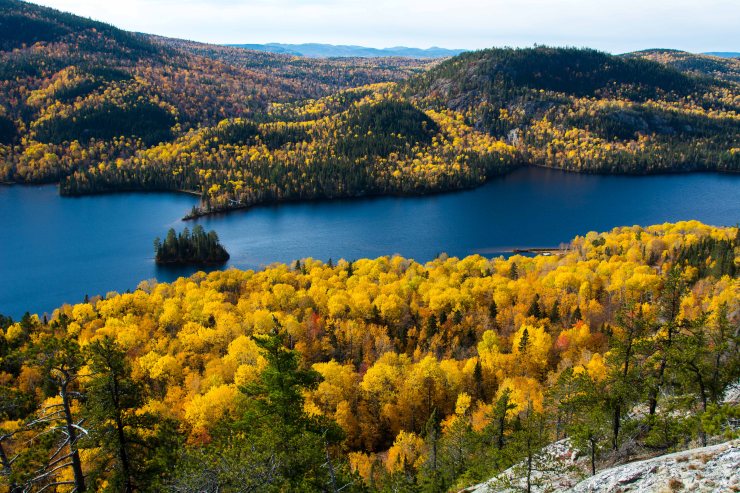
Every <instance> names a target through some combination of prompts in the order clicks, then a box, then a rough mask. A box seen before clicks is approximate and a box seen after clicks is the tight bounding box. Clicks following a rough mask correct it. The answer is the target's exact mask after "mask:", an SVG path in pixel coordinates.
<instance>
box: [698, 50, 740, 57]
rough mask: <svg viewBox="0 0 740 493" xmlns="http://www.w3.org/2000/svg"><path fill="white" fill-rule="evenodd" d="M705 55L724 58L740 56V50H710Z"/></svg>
mask: <svg viewBox="0 0 740 493" xmlns="http://www.w3.org/2000/svg"><path fill="white" fill-rule="evenodd" d="M704 55H712V56H719V57H722V58H740V52H737V51H708V52H706V53H704Z"/></svg>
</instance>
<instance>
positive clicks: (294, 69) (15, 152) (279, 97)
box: [0, 0, 422, 181]
mask: <svg viewBox="0 0 740 493" xmlns="http://www.w3.org/2000/svg"><path fill="white" fill-rule="evenodd" d="M219 48H220V49H219ZM235 51H238V52H239V56H238V57H237V58H238V59H236V58H234V57H231V56H230V55H229V53H231V52H235ZM415 63H416V62H413V61H410V60H387V59H382V60H378V61H377V62H376V61H373V60H363V61H358V60H347V61H343V60H310V59H294V57H286V56H280V55H273V54H269V53H258V52H252V51H247V50H238V49H234V48H232V49H227V48H223V47H209V46H208V45H198V44H196V43H187V42H178V41H175V40H171V41H167V40H165V39H163V38H158V37H154V36H148V35H142V34H136V33H129V32H126V31H123V30H120V29H117V28H115V27H113V26H110V25H107V24H104V23H101V22H95V21H92V20H88V19H84V18H81V17H78V16H75V15H72V14H67V13H63V12H59V11H57V10H54V9H50V8H45V7H39V6H36V5H33V4H30V3H26V2H20V1H16V0H0V180H12V181H57V180H59V179H60V178H62V177H63V176H65V175H66V174H67V173H68V172H69V170H70V169H71V168H76V167H79V166H81V165H86V164H89V163H95V164H98V163H100V162H111V161H115V160H116V159H118V158H125V157H127V156H130V155H131V154H132V153H133V152H134V151H135V150H138V149H142V148H144V147H148V146H150V145H153V144H157V143H160V142H163V141H169V140H172V139H174V138H176V137H177V136H179V135H182V133H183V132H185V131H187V130H188V129H190V128H195V127H200V126H204V125H215V124H216V123H218V122H219V121H220V120H222V119H224V118H233V117H243V116H250V117H258V116H259V115H262V114H263V113H264V112H265V110H266V108H267V106H268V105H269V104H270V103H274V102H287V101H294V100H298V99H303V98H308V97H312V98H315V97H322V96H325V95H328V94H331V93H333V92H335V91H337V90H340V89H344V88H348V87H355V86H360V85H364V84H371V83H376V82H382V81H388V80H399V79H402V78H405V77H406V76H407V75H408V74H409V73H411V72H412V71H413V70H414V68H415ZM417 64H418V65H419V66H421V65H422V63H421V62H418V63H417ZM70 147H71V148H72V149H70ZM75 149H78V150H79V151H80V152H79V153H76V151H75ZM83 151H84V152H83ZM70 154H72V155H73V156H74V155H76V154H84V155H85V156H86V158H85V159H84V160H80V159H79V158H75V157H72V158H70ZM70 159H71V162H69V163H64V162H65V161H69V160H70Z"/></svg>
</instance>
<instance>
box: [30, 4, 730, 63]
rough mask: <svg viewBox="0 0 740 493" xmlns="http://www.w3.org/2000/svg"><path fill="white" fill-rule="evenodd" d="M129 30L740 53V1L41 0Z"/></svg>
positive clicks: (224, 40) (215, 38) (217, 37)
mask: <svg viewBox="0 0 740 493" xmlns="http://www.w3.org/2000/svg"><path fill="white" fill-rule="evenodd" d="M34 3H39V4H42V5H47V6H50V7H54V8H57V9H60V10H64V11H68V12H72V13H75V14H78V15H82V16H85V17H90V18H93V19H96V20H101V21H104V22H108V23H110V24H114V25H116V26H118V27H121V28H123V29H127V30H131V31H139V32H145V33H150V34H159V35H162V36H169V37H174V38H183V39H190V40H194V41H202V42H209V43H219V44H234V43H267V42H279V43H331V44H354V45H362V46H372V47H376V48H385V47H391V46H412V47H420V48H427V47H430V46H441V47H444V48H464V49H478V48H488V47H492V46H532V45H533V44H546V45H552V46H566V45H567V46H578V47H582V46H587V47H591V48H596V49H600V50H604V51H609V52H612V53H623V52H627V51H634V50H639V49H647V48H675V49H682V50H686V51H692V52H705V51H740V0H608V1H607V0H36V1H35V2H34Z"/></svg>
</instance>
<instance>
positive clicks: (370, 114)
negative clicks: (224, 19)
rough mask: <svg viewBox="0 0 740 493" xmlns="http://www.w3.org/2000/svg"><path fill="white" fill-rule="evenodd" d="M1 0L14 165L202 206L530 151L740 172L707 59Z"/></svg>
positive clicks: (730, 117) (2, 91)
mask: <svg viewBox="0 0 740 493" xmlns="http://www.w3.org/2000/svg"><path fill="white" fill-rule="evenodd" d="M0 6H2V9H0V26H2V27H3V29H0V181H3V182H60V183H61V187H60V190H61V192H62V193H66V194H86V193H96V192H105V191H116V190H122V189H127V190H173V191H177V190H187V191H190V192H195V193H198V194H200V195H201V199H202V201H201V204H199V206H198V207H197V208H196V210H194V211H193V213H194V214H204V213H209V212H212V211H216V210H225V209H231V208H240V207H248V206H251V205H254V204H257V203H262V202H274V201H284V200H303V199H314V198H334V197H355V196H362V195H371V194H374V195H376V194H399V193H400V194H407V193H426V192H431V191H444V190H453V189H460V188H465V187H472V186H476V185H479V184H481V183H483V182H484V181H485V180H487V179H489V178H490V177H492V176H494V175H496V174H499V173H501V172H504V171H506V170H508V169H510V168H511V167H512V166H514V165H520V164H535V165H541V166H550V167H557V168H564V169H569V170H575V171H586V172H611V173H651V172H665V171H686V170H723V171H737V170H738V169H740V113H739V112H740V99H739V94H740V92H739V89H738V88H739V87H740V85H738V84H737V83H735V82H733V81H732V80H731V79H732V77H730V76H727V77H725V78H726V79H728V80H722V79H721V78H720V77H719V76H716V77H715V76H713V75H712V73H713V72H712V70H715V69H714V68H712V67H713V66H710V65H706V66H705V65H697V64H696V63H693V64H691V65H690V66H688V68H686V67H684V66H683V65H681V66H680V67H679V66H678V65H677V64H675V63H673V62H671V63H668V61H666V60H665V59H664V58H665V57H662V58H661V62H662V63H658V62H656V61H652V60H646V59H645V58H646V57H650V56H652V55H648V54H647V53H643V54H642V55H640V54H638V55H632V56H612V55H608V54H605V53H600V52H597V51H593V50H584V49H571V48H567V49H558V48H546V47H537V48H531V49H491V50H483V51H478V52H471V53H463V54H461V55H459V56H456V57H454V58H450V59H447V60H445V61H439V60H435V61H430V60H426V61H423V60H414V59H409V58H341V59H339V58H334V59H314V58H305V57H296V56H292V55H280V54H273V53H265V52H258V51H250V50H245V49H242V48H235V47H225V46H218V45H208V44H203V43H196V42H192V41H183V40H175V39H168V38H162V37H159V36H154V35H143V34H136V33H129V32H125V31H122V30H120V29H117V28H115V27H112V26H109V25H106V24H103V23H99V22H95V21H91V20H87V19H83V18H80V17H77V16H74V15H71V14H65V13H61V12H58V11H56V10H53V9H49V8H43V7H38V6H35V5H33V4H29V3H24V2H19V1H16V0H0ZM672 56H673V57H674V58H675V57H676V55H672ZM706 58H711V57H706ZM671 60H673V58H672V59H671ZM711 60H712V61H713V63H719V62H717V60H719V59H713V58H712V59H711ZM707 63H708V62H707ZM672 64H673V65H677V67H678V68H682V67H683V68H682V70H684V71H680V70H678V69H677V68H673V67H672V66H668V65H672ZM692 67H694V68H692ZM697 67H698V68H697ZM707 67H708V68H707ZM723 67H724V65H723ZM727 67H730V65H728V66H727ZM697 70H699V71H703V72H702V73H701V74H699V75H696V73H695V72H696V71H697ZM717 70H719V69H717ZM728 70H729V69H728ZM723 73H726V74H730V75H731V73H732V72H731V71H730V72H727V71H725V72H723Z"/></svg>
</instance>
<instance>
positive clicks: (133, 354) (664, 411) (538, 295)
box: [0, 222, 740, 492]
mask: <svg viewBox="0 0 740 493" xmlns="http://www.w3.org/2000/svg"><path fill="white" fill-rule="evenodd" d="M739 241H740V237H739V236H738V230H737V228H715V227H709V226H705V225H703V224H701V223H698V222H683V223H676V224H664V225H661V226H651V227H646V228H642V227H624V228H617V229H614V230H613V231H611V232H608V233H602V234H597V233H589V234H587V235H586V236H583V237H577V238H575V239H574V240H573V241H572V242H571V243H570V244H569V245H568V246H567V248H566V249H565V250H563V252H562V253H561V254H559V255H551V256H537V257H523V256H514V257H511V258H509V259H503V258H497V259H490V260H489V259H486V258H483V257H481V256H471V257H467V258H462V259H458V258H447V257H446V256H440V257H439V258H437V259H435V260H433V261H431V262H429V263H427V264H419V263H416V262H414V261H412V260H408V259H405V258H402V257H398V256H394V257H381V258H378V259H375V260H357V261H354V262H348V261H344V260H342V261H339V262H337V263H335V264H333V263H324V262H321V261H317V260H313V259H304V260H301V261H297V262H295V264H293V265H274V266H272V267H270V268H267V269H265V270H262V271H257V272H255V271H239V270H226V271H220V272H212V273H210V274H205V273H202V272H201V273H198V274H195V275H193V276H192V277H190V278H181V279H179V280H177V281H176V282H173V283H171V284H165V283H157V282H154V281H145V282H142V283H141V284H140V285H139V286H138V288H137V289H136V290H135V291H133V292H131V293H126V294H117V293H109V294H108V295H106V296H105V297H94V298H91V299H89V300H88V301H87V302H85V303H80V304H76V305H64V306H62V307H60V308H59V309H57V310H56V311H55V312H54V313H53V315H52V316H51V318H50V319H48V320H47V319H46V318H45V319H43V320H41V319H39V318H38V317H37V316H35V315H27V316H25V317H23V319H22V320H20V321H18V322H14V321H12V320H10V319H5V318H3V319H2V320H0V323H2V330H0V392H2V403H3V404H2V407H1V408H0V452H2V454H0V457H3V458H13V462H12V463H10V462H9V459H7V460H6V459H3V460H4V462H3V464H4V466H5V472H4V474H3V476H0V478H1V479H0V481H3V482H4V484H5V485H6V487H10V488H11V491H39V490H40V489H42V488H43V487H44V486H46V485H54V484H55V485H57V487H58V488H62V486H63V485H65V484H68V485H73V484H74V485H75V488H76V489H77V491H82V490H84V489H87V490H90V491H101V490H104V491H178V492H186V491H187V492H196V491H339V488H343V489H342V491H448V490H452V491H456V490H457V489H459V488H462V487H464V486H467V485H470V484H472V483H475V482H478V481H480V480H484V479H486V478H488V477H490V476H491V475H493V474H495V473H496V472H498V471H501V470H503V469H505V468H507V467H509V466H511V465H512V464H515V463H517V462H519V461H521V460H526V459H527V458H528V457H530V458H531V457H533V456H534V457H536V455H537V451H538V450H539V449H540V448H541V447H542V446H544V445H546V444H547V443H549V442H551V441H553V440H557V439H561V438H563V437H565V436H568V437H570V440H572V443H573V444H574V446H575V447H576V448H577V450H580V451H581V453H583V454H584V455H585V456H587V457H591V461H592V466H591V467H593V468H594V469H595V468H597V467H601V466H602V464H604V463H609V462H610V461H614V460H619V458H620V457H621V458H624V457H629V456H631V455H635V454H645V453H656V452H660V451H670V450H675V449H678V448H681V447H683V446H685V445H686V444H688V443H694V442H698V443H707V442H709V441H713V440H717V439H719V437H722V436H724V435H725V434H728V433H729V435H728V436H732V433H733V432H732V429H731V428H727V425H726V423H727V422H728V421H727V420H728V419H731V418H733V417H734V419H736V418H737V416H738V414H737V407H736V406H731V405H728V404H725V403H724V401H723V399H724V397H723V396H724V394H725V391H726V389H728V387H730V386H731V385H732V384H733V383H735V382H736V381H737V379H738V377H740V359H739V357H738V354H740V353H739V352H738V342H739V341H738V313H739V310H740V306H739V305H738V303H739V302H740V297H739V296H738V281H737V269H738V260H739V259H740V254H739V252H740V243H739ZM636 409H639V411H637V412H636V411H635V410H636ZM587 472H588V471H583V474H586V473H587ZM13 488H20V489H13ZM60 491H61V490H60Z"/></svg>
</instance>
